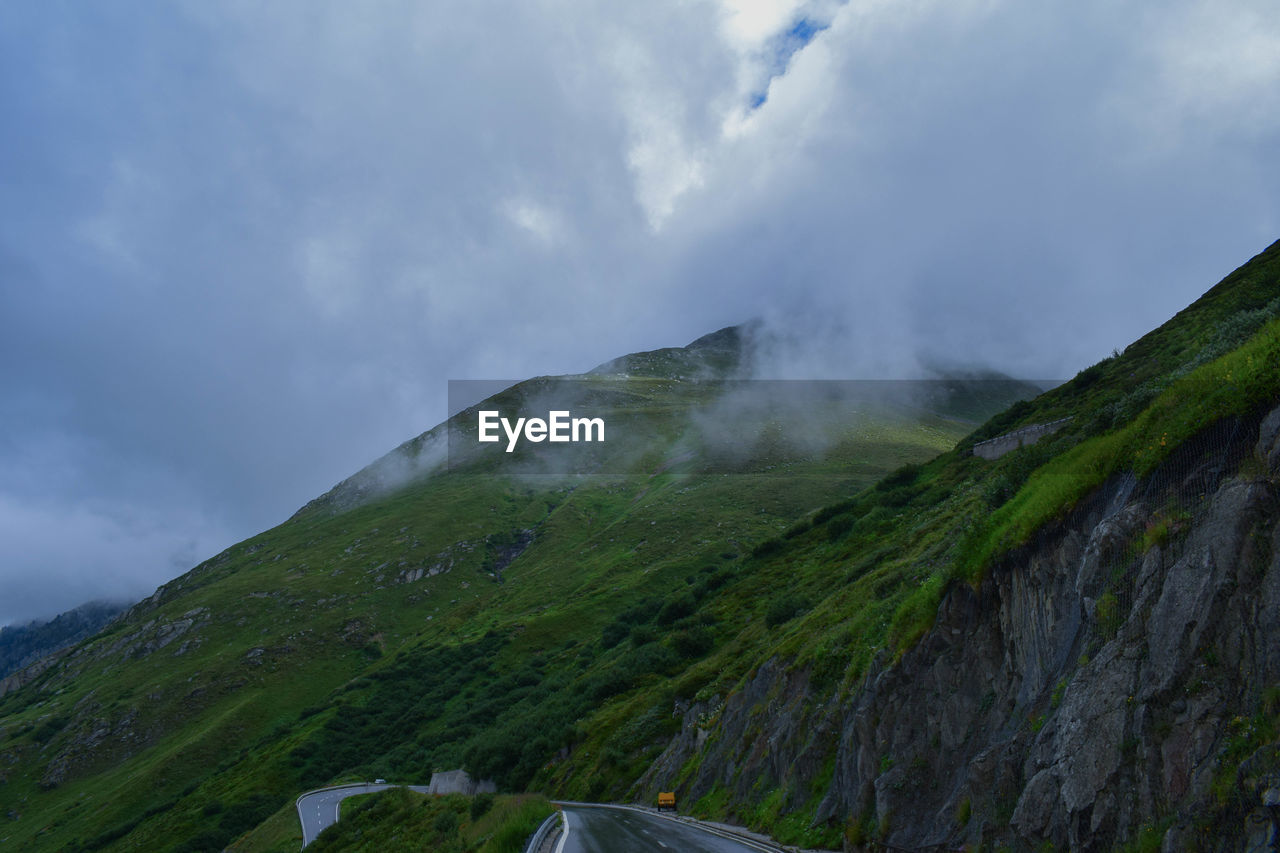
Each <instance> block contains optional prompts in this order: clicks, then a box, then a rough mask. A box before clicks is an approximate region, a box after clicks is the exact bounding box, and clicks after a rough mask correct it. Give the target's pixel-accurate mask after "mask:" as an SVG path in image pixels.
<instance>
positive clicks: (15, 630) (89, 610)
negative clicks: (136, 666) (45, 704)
mask: <svg viewBox="0 0 1280 853" xmlns="http://www.w3.org/2000/svg"><path fill="white" fill-rule="evenodd" d="M128 606H129V605H128V604H126V603H121V602H108V601H90V602H89V603H88V604H82V605H80V606H79V607H77V608H75V609H74V610H68V611H67V612H66V613H60V614H58V615H57V616H55V617H53V618H52V619H47V620H42V619H35V620H32V621H31V622H27V623H26V624H24V625H8V626H5V627H4V628H0V678H4V677H5V676H6V675H10V674H11V673H14V672H17V671H18V670H20V669H22V668H23V667H24V666H27V665H28V664H31V663H34V662H35V661H37V660H39V659H40V658H42V657H45V656H46V655H51V654H53V653H54V652H56V651H59V650H60V649H65V648H66V647H67V646H70V645H72V644H74V643H78V642H79V641H81V640H83V639H85V638H87V637H91V636H93V635H94V634H96V633H98V631H100V630H102V628H103V626H105V625H106V624H107V623H108V622H110V621H111V620H112V619H114V618H115V617H116V616H117V615H118V614H119V613H120V612H121V611H123V610H124V609H125V608H126V607H128Z"/></svg>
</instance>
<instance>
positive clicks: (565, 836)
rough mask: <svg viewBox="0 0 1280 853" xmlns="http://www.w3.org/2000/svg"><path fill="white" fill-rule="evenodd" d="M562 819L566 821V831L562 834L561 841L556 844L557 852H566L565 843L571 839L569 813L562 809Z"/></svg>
mask: <svg viewBox="0 0 1280 853" xmlns="http://www.w3.org/2000/svg"><path fill="white" fill-rule="evenodd" d="M560 819H561V820H562V821H564V832H563V833H562V834H561V835H560V843H559V844H557V845H556V853H564V844H565V842H566V841H568V840H569V813H568V812H566V811H563V810H561V812H560Z"/></svg>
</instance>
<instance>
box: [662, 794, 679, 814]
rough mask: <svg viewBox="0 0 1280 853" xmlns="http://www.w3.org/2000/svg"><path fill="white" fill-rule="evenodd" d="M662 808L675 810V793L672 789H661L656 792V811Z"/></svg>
mask: <svg viewBox="0 0 1280 853" xmlns="http://www.w3.org/2000/svg"><path fill="white" fill-rule="evenodd" d="M663 809H671V810H672V811H675V810H676V795H675V792H674V791H662V792H660V793H659V794H658V811H662V810H663Z"/></svg>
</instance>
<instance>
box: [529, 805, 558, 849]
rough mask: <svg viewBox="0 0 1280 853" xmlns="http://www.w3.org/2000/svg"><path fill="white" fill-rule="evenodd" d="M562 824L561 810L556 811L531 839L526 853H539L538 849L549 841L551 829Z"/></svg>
mask: <svg viewBox="0 0 1280 853" xmlns="http://www.w3.org/2000/svg"><path fill="white" fill-rule="evenodd" d="M559 822H560V810H559V809H556V810H555V811H554V812H552V813H551V814H550V815H548V816H547V819H546V820H544V821H543V822H542V825H541V826H539V827H538V831H537V832H535V833H534V834H533V837H532V838H530V839H529V843H528V844H526V845H525V846H524V853H538V848H539V847H541V846H542V842H544V841H546V840H547V836H548V835H550V834H551V829H552V827H554V826H555V825H556V824H558V823H559Z"/></svg>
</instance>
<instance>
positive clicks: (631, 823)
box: [555, 803, 782, 853]
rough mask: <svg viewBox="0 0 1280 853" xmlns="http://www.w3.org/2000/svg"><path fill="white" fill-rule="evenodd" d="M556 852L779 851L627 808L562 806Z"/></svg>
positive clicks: (727, 852) (698, 825)
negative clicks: (561, 824) (562, 825)
mask: <svg viewBox="0 0 1280 853" xmlns="http://www.w3.org/2000/svg"><path fill="white" fill-rule="evenodd" d="M560 805H561V808H562V811H563V813H564V825H565V832H564V833H563V834H562V835H561V836H560V840H559V842H558V843H557V845H556V848H555V853H667V852H668V851H669V853H778V851H780V850H781V849H782V848H780V847H775V846H773V845H770V844H766V843H763V842H759V841H754V840H752V839H749V838H742V837H739V836H737V835H731V834H730V833H727V832H721V831H718V830H716V829H715V828H714V827H708V826H706V825H704V824H698V823H693V822H686V821H682V820H677V819H674V818H669V817H665V816H661V815H656V814H653V813H652V812H647V811H644V810H642V809H635V808H629V807H627V806H605V805H594V804H588V803H561V804H560Z"/></svg>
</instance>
